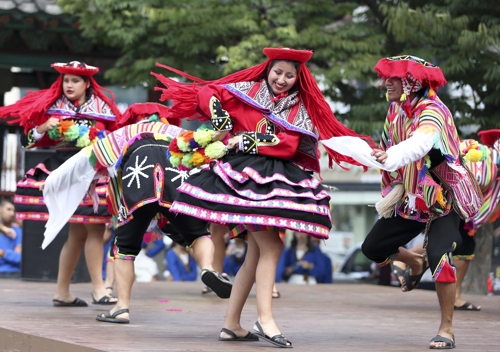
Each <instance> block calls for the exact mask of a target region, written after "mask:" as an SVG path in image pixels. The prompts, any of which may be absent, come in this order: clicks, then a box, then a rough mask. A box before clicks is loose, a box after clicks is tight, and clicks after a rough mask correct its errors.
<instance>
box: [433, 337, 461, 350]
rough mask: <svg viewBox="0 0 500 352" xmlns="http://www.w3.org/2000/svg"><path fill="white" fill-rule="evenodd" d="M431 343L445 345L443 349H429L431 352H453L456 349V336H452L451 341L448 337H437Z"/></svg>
mask: <svg viewBox="0 0 500 352" xmlns="http://www.w3.org/2000/svg"><path fill="white" fill-rule="evenodd" d="M431 342H444V343H445V345H444V346H441V347H431V346H429V348H430V349H431V350H451V349H452V348H455V335H452V338H451V339H449V338H447V337H444V336H441V335H436V337H434V338H433V339H432V340H431Z"/></svg>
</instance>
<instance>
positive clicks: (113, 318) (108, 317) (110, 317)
mask: <svg viewBox="0 0 500 352" xmlns="http://www.w3.org/2000/svg"><path fill="white" fill-rule="evenodd" d="M123 313H130V312H129V310H128V308H125V309H119V310H117V311H116V312H114V313H113V314H111V311H109V312H106V313H101V314H99V315H98V316H97V317H95V319H96V320H99V321H103V322H106V323H118V324H128V323H130V319H124V318H117V316H118V315H120V314H123Z"/></svg>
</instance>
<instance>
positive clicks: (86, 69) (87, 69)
mask: <svg viewBox="0 0 500 352" xmlns="http://www.w3.org/2000/svg"><path fill="white" fill-rule="evenodd" d="M51 66H52V67H53V68H55V69H56V70H57V71H58V72H59V73H61V74H69V75H78V76H89V77H90V76H93V75H95V74H96V73H97V72H99V67H94V66H89V65H87V64H86V63H85V62H79V61H71V62H68V63H65V62H56V63H53V64H52V65H51Z"/></svg>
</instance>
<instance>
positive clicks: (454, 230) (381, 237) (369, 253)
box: [361, 211, 462, 277]
mask: <svg viewBox="0 0 500 352" xmlns="http://www.w3.org/2000/svg"><path fill="white" fill-rule="evenodd" d="M459 224H460V217H459V216H458V214H457V213H456V212H454V211H452V212H450V213H449V214H448V215H446V216H443V217H440V218H437V219H435V220H434V221H433V222H432V224H431V227H430V230H429V234H428V244H427V257H428V260H429V266H430V269H431V272H432V274H433V277H434V274H435V273H436V269H437V268H438V266H439V265H440V263H441V261H442V259H443V256H446V258H447V260H448V262H449V254H448V253H450V252H451V251H453V249H454V248H456V247H457V246H460V244H461V242H462V239H461V236H460V233H459ZM424 230H425V223H421V222H418V221H415V220H408V219H404V218H402V217H400V216H394V217H392V218H388V219H386V218H381V219H379V220H378V221H377V222H376V223H375V225H373V228H372V229H371V231H370V233H368V236H366V239H365V241H364V242H363V245H362V247H361V249H362V251H363V253H364V254H365V256H366V257H367V258H369V259H371V260H373V261H374V262H375V263H379V264H381V263H384V262H387V263H388V262H389V259H392V258H393V257H394V255H395V254H397V253H399V247H402V246H404V245H406V244H407V243H408V242H410V241H411V240H412V239H413V238H414V237H416V236H417V235H418V234H419V233H421V232H423V231H424Z"/></svg>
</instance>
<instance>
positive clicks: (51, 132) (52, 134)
mask: <svg viewBox="0 0 500 352" xmlns="http://www.w3.org/2000/svg"><path fill="white" fill-rule="evenodd" d="M47 133H48V134H49V138H50V139H52V140H53V141H57V140H58V139H61V134H60V133H59V130H58V129H57V127H52V128H51V129H50V130H48V132H47Z"/></svg>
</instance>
